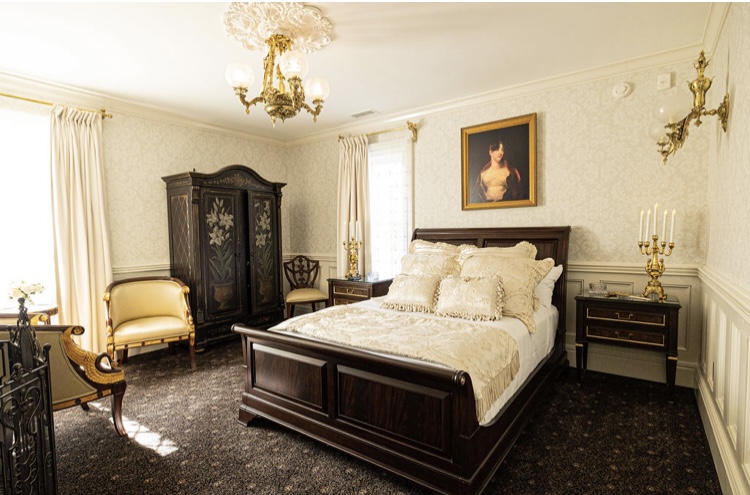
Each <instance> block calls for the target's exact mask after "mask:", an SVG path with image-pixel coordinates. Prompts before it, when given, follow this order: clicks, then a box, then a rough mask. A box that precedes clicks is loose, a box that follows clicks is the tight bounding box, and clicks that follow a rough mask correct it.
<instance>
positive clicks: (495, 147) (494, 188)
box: [474, 140, 523, 202]
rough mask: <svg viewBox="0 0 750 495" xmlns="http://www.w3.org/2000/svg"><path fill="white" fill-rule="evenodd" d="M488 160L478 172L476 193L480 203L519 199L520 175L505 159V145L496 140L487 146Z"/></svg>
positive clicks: (520, 191) (521, 191) (520, 194)
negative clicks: (480, 200)
mask: <svg viewBox="0 0 750 495" xmlns="http://www.w3.org/2000/svg"><path fill="white" fill-rule="evenodd" d="M489 155H490V160H489V161H488V162H487V164H486V165H485V166H484V167H483V168H482V170H480V171H479V174H478V175H477V180H476V184H475V186H474V188H475V191H476V193H477V194H478V196H479V197H480V198H481V199H482V201H492V202H495V201H510V200H517V199H521V196H522V194H523V190H522V188H521V174H520V172H519V171H518V169H517V168H515V167H512V166H511V165H510V164H509V163H508V160H506V159H505V145H504V144H503V142H502V141H500V140H496V141H493V142H492V143H490V146H489Z"/></svg>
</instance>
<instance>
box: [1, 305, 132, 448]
mask: <svg viewBox="0 0 750 495" xmlns="http://www.w3.org/2000/svg"><path fill="white" fill-rule="evenodd" d="M36 316H37V317H38V315H36ZM33 319H34V318H33V317H32V320H33ZM4 322H5V323H7V321H5V320H4ZM17 323H19V324H21V323H22V322H21V321H20V319H18V320H17ZM13 327H16V324H14V325H5V324H0V339H2V340H8V338H9V336H10V331H9V329H10V328H13ZM32 328H33V329H34V331H35V334H36V338H37V340H39V343H40V344H41V345H42V346H44V345H45V344H50V351H49V361H50V368H49V369H50V382H51V388H52V410H53V411H59V410H61V409H66V408H69V407H74V406H81V408H82V409H84V410H85V411H88V410H89V406H88V403H89V402H91V401H93V400H98V399H101V398H103V397H111V398H112V420H113V422H114V425H115V430H116V431H117V434H118V435H120V436H124V435H126V434H127V432H126V431H125V426H124V424H123V422H122V399H123V396H124V395H125V388H126V387H127V384H126V382H125V372H124V371H123V370H121V369H118V368H116V367H115V366H113V365H112V363H111V361H110V359H109V356H108V355H107V353H104V352H103V353H101V354H94V353H93V352H89V351H85V350H83V349H81V348H80V347H78V344H76V343H75V341H74V340H73V335H82V334H83V332H84V329H83V327H80V326H77V325H38V326H32Z"/></svg>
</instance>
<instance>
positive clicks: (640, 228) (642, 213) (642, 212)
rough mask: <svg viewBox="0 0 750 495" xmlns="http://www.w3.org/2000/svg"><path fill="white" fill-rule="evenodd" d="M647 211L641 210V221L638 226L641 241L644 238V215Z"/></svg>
mask: <svg viewBox="0 0 750 495" xmlns="http://www.w3.org/2000/svg"><path fill="white" fill-rule="evenodd" d="M645 213H646V212H645V211H643V210H641V223H640V225H639V226H638V241H639V242H640V241H642V240H643V215H644V214H645Z"/></svg>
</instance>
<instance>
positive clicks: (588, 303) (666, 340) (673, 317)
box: [575, 295, 680, 396]
mask: <svg viewBox="0 0 750 495" xmlns="http://www.w3.org/2000/svg"><path fill="white" fill-rule="evenodd" d="M575 299H576V370H577V372H578V378H579V380H580V379H581V375H582V373H583V371H584V370H585V369H586V360H587V354H588V347H589V342H596V343H598V344H611V345H623V346H630V347H639V348H643V349H653V350H656V351H659V352H663V353H664V354H665V356H666V365H667V387H668V389H669V394H670V396H671V394H672V389H673V388H674V382H675V375H676V372H677V322H678V319H679V313H680V302H679V301H678V300H677V298H676V297H673V296H668V298H667V300H666V301H664V302H658V301H635V300H631V299H627V298H625V297H592V296H588V295H586V296H576V298H575Z"/></svg>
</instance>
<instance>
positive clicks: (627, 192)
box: [104, 4, 750, 282]
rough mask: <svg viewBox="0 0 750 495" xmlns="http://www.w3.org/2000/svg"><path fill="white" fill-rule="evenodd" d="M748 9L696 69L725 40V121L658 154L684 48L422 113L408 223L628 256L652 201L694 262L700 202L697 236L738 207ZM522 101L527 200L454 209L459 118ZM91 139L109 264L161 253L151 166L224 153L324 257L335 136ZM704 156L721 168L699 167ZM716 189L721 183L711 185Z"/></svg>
mask: <svg viewBox="0 0 750 495" xmlns="http://www.w3.org/2000/svg"><path fill="white" fill-rule="evenodd" d="M748 10H749V9H748V7H746V6H745V5H741V4H733V5H732V7H731V9H730V16H729V19H728V21H727V26H725V32H726V34H725V35H724V36H723V37H722V41H721V43H720V46H719V47H718V50H717V55H716V56H715V57H714V58H715V61H714V63H713V64H712V65H711V66H710V69H709V75H716V80H715V85H714V87H715V88H716V87H720V86H722V85H723V84H724V82H723V74H725V73H726V70H725V67H726V61H725V60H726V59H727V58H728V56H727V52H729V50H728V48H727V46H729V45H731V46H732V50H731V53H729V59H730V61H733V64H732V72H733V75H732V78H731V79H732V81H730V92H732V93H733V102H732V110H733V113H732V116H731V118H730V124H731V125H730V127H731V128H730V132H729V133H728V134H726V135H718V134H717V131H716V126H715V124H714V123H713V122H707V123H706V124H704V126H702V127H701V128H700V129H695V130H691V134H690V138H689V139H688V141H687V143H686V145H685V147H684V148H682V149H681V150H679V151H678V153H677V155H676V156H673V157H671V158H670V160H669V162H668V163H667V165H663V164H662V163H661V158H660V156H659V154H658V153H657V152H656V147H655V145H654V144H653V143H652V142H651V138H650V137H649V136H648V128H649V124H650V123H651V122H652V120H653V111H654V109H655V107H656V105H657V100H658V99H659V98H662V97H664V96H665V95H667V94H669V93H672V92H676V91H681V92H683V93H684V94H685V97H686V98H687V99H688V101H689V98H690V96H689V93H688V92H687V90H686V89H685V84H684V82H686V81H689V80H690V79H692V78H693V77H694V74H695V70H694V69H693V67H692V60H686V61H684V62H681V63H677V64H672V65H669V66H665V67H659V68H654V69H649V70H645V71H640V72H635V73H623V74H622V75H621V76H620V77H612V78H606V79H601V80H597V81H591V82H587V83H583V84H577V85H572V86H567V87H563V88H557V89H553V90H548V91H542V92H538V93H535V94H530V95H526V96H520V97H513V98H508V99H499V100H497V101H494V102H490V103H488V104H487V103H486V104H483V105H478V106H471V107H465V108H462V109H458V110H450V111H445V112H443V113H434V114H431V115H428V116H425V117H422V118H421V119H420V120H419V128H420V130H419V140H418V142H417V143H416V144H415V148H414V156H415V225H416V226H418V227H438V226H459V227H473V226H476V227H479V226H516V225H571V226H572V227H573V233H572V239H571V241H572V242H571V251H570V259H571V261H590V262H613V263H637V264H641V263H644V262H645V257H644V256H641V255H640V254H639V253H638V251H637V246H636V241H637V238H636V236H637V226H638V219H639V213H640V211H641V209H644V208H649V207H652V206H653V204H654V203H656V202H658V203H659V204H660V205H662V206H666V207H668V208H670V209H672V208H676V209H677V211H678V214H677V229H676V233H675V240H676V248H675V252H674V254H673V255H672V257H671V258H670V260H669V262H668V263H672V264H681V265H702V264H703V263H704V260H705V259H706V256H707V241H706V239H707V235H706V232H707V231H708V228H709V227H708V225H709V214H710V215H711V221H710V229H711V230H710V233H711V235H712V236H717V237H718V238H731V235H732V232H733V230H732V229H733V228H736V225H735V221H734V220H733V219H734V218H737V217H736V216H734V215H733V216H728V215H724V214H723V213H722V212H727V211H733V212H736V211H740V212H744V213H746V214H747V210H748V206H747V203H745V202H743V201H741V200H740V199H738V198H741V197H742V195H741V193H740V192H739V188H740V187H742V184H747V183H749V182H748V170H747V167H744V168H743V167H740V166H739V164H740V157H741V156H748V154H747V151H748V150H747V147H748V143H747V141H746V139H742V137H744V136H747V117H746V116H745V115H746V114H747V112H744V115H743V113H742V112H740V111H738V110H737V109H738V108H742V107H741V105H745V107H746V104H745V103H743V99H746V98H747V90H744V91H743V90H742V86H741V85H740V84H738V81H742V80H746V78H745V77H742V76H747V71H748V67H747V64H744V65H743V64H741V63H740V60H746V59H747V57H746V55H747V51H748V49H747V42H746V41H747V40H746V38H743V36H744V35H743V34H742V30H741V29H740V26H742V25H743V22H746V21H747V20H748V17H749V14H748ZM735 39H739V42H738V43H737V45H738V46H737V48H735V47H734V45H735V42H734V40H735ZM743 42H744V45H743V44H742V43H743ZM696 57H697V53H696ZM712 71H713V72H712ZM665 72H671V73H672V81H673V85H674V87H673V88H672V89H671V90H669V91H666V92H665V91H657V90H656V78H657V75H659V74H662V73H665ZM621 81H627V82H629V83H630V84H632V85H633V92H632V94H630V95H629V96H627V97H625V98H622V99H616V98H614V97H613V96H612V88H613V86H614V85H615V84H616V83H618V82H621ZM718 93H719V91H717V92H716V94H718ZM716 94H712V95H711V96H712V97H716ZM533 112H536V113H537V125H538V133H537V150H538V156H537V166H538V170H537V196H538V206H536V207H522V208H510V209H490V210H473V211H462V210H461V175H460V174H461V168H460V167H461V128H462V127H467V126H472V125H476V124H481V123H485V122H492V121H496V120H501V119H505V118H510V117H515V116H519V115H524V114H528V113H533ZM104 138H105V150H104V156H105V166H106V171H105V173H106V187H107V191H108V197H109V204H108V210H109V219H110V231H111V240H112V250H113V252H112V259H113V265H114V266H115V267H116V268H118V267H120V268H122V267H129V266H148V265H159V264H166V263H168V259H169V255H168V241H167V220H166V204H165V200H164V197H165V192H164V184H163V182H162V180H161V177H162V176H165V175H170V174H175V173H180V172H184V171H188V170H192V169H193V168H195V169H196V170H198V171H201V172H211V171H215V170H218V169H219V168H221V167H223V166H226V165H230V164H235V163H240V164H246V165H249V166H250V167H251V168H253V169H255V170H256V171H257V172H258V173H260V174H261V175H262V176H263V177H265V178H267V179H269V180H273V181H280V182H286V183H287V184H288V185H287V186H286V187H285V188H284V199H283V202H282V222H283V237H284V252H285V253H289V252H291V253H298V252H301V253H314V254H316V255H322V256H331V257H333V256H335V254H336V251H337V246H336V240H335V239H336V236H335V222H336V189H337V181H338V142H337V140H336V138H335V137H333V136H331V137H326V138H323V139H321V140H319V141H316V142H312V143H306V144H301V145H296V146H292V147H283V146H277V145H273V144H267V143H258V142H254V141H250V140H243V139H241V138H237V137H232V136H227V135H222V134H219V133H216V132H213V131H210V130H204V129H198V128H195V127H191V126H180V125H176V124H174V123H170V122H166V123H165V122H160V121H156V120H150V119H147V118H142V117H136V116H132V115H125V114H118V115H117V116H116V118H114V119H112V120H108V121H107V122H106V123H105V126H104ZM717 142H718V144H717ZM743 151H744V152H745V153H742V152H743ZM709 155H710V156H709ZM709 164H710V167H709ZM709 168H710V170H711V171H712V175H711V176H710V178H709ZM717 169H718V170H720V171H721V172H720V173H719V174H713V171H714V170H717ZM709 185H710V186H711V187H710V188H709V187H708V186H709ZM727 190H729V191H733V194H724V193H725V192H726V191H727ZM709 204H710V205H711V207H710V208H709ZM741 232H743V234H742V235H743V236H744V237H743V238H744V239H747V238H748V237H749V234H748V228H747V227H746V226H743V227H742V228H741ZM734 235H735V236H736V234H734ZM724 251H725V250H723V249H722V247H721V246H720V245H716V246H715V249H714V250H713V251H711V252H710V253H709V261H710V263H711V264H712V265H713V266H714V267H715V268H717V269H718V270H720V271H721V272H722V273H725V274H727V275H728V276H732V277H733V278H734V279H735V280H737V281H738V282H742V281H745V282H747V281H748V280H750V273H748V271H750V268H748V264H747V263H743V262H742V260H739V259H734V258H732V257H731V256H724Z"/></svg>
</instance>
